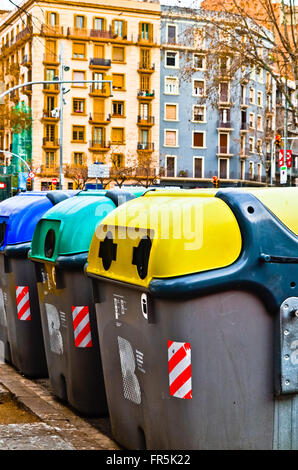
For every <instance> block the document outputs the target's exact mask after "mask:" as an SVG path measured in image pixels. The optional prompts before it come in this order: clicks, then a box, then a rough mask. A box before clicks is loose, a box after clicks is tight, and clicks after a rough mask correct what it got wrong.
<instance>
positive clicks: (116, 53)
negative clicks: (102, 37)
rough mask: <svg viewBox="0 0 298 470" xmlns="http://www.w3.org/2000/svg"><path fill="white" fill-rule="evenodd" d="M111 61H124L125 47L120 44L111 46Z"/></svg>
mask: <svg viewBox="0 0 298 470" xmlns="http://www.w3.org/2000/svg"><path fill="white" fill-rule="evenodd" d="M112 61H113V62H124V61H125V49H124V47H120V46H113V47H112Z"/></svg>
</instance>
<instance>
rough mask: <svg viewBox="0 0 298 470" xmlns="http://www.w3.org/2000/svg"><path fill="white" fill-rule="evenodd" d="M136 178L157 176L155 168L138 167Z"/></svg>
mask: <svg viewBox="0 0 298 470" xmlns="http://www.w3.org/2000/svg"><path fill="white" fill-rule="evenodd" d="M135 176H136V178H149V177H151V178H152V177H154V176H156V169H155V168H136V169H135Z"/></svg>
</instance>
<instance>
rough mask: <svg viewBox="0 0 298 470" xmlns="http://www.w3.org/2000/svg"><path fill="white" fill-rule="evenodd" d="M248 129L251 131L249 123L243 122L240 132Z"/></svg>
mask: <svg viewBox="0 0 298 470" xmlns="http://www.w3.org/2000/svg"><path fill="white" fill-rule="evenodd" d="M248 129H249V123H248V122H241V124H240V130H241V131H248Z"/></svg>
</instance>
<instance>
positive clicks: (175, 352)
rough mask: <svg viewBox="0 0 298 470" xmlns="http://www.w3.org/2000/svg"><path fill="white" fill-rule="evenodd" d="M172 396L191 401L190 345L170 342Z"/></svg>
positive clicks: (169, 358)
mask: <svg viewBox="0 0 298 470" xmlns="http://www.w3.org/2000/svg"><path fill="white" fill-rule="evenodd" d="M168 361H169V384H170V395H171V396H173V397H176V398H183V399H188V400H189V399H191V398H192V384H191V347H190V343H179V342H174V341H170V340H169V341H168Z"/></svg>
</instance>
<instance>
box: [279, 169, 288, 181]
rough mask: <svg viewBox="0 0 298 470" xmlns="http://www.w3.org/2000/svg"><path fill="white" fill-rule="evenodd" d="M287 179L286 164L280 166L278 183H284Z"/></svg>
mask: <svg viewBox="0 0 298 470" xmlns="http://www.w3.org/2000/svg"><path fill="white" fill-rule="evenodd" d="M287 179H288V170H287V167H286V166H282V167H281V169H280V184H286V183H287Z"/></svg>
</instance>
